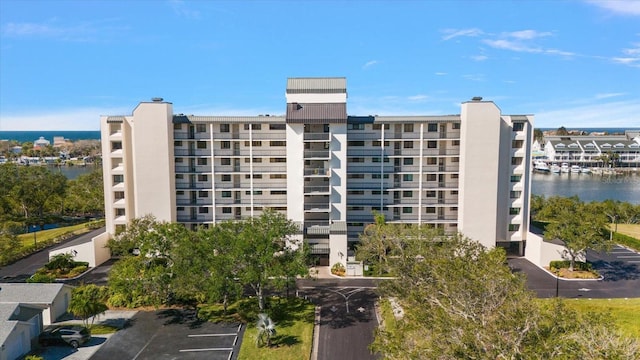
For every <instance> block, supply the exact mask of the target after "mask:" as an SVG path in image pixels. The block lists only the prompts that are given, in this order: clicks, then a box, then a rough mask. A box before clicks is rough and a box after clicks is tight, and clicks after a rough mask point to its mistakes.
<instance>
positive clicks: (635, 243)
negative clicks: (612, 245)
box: [613, 233, 640, 251]
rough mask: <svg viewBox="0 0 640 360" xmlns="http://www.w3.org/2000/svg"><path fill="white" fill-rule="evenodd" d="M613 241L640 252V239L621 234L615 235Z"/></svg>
mask: <svg viewBox="0 0 640 360" xmlns="http://www.w3.org/2000/svg"><path fill="white" fill-rule="evenodd" d="M613 240H614V241H615V242H617V243H618V244H622V245H624V246H626V247H629V248H632V249H634V250H637V251H640V239H636V238H633V237H631V236H627V235H624V234H620V233H614V234H613Z"/></svg>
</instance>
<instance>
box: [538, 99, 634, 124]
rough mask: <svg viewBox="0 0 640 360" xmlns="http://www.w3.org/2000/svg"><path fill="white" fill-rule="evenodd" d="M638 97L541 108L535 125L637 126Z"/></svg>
mask: <svg viewBox="0 0 640 360" xmlns="http://www.w3.org/2000/svg"><path fill="white" fill-rule="evenodd" d="M639 113H640V99H634V100H628V101H613V102H607V103H602V104H593V103H592V104H588V105H579V106H574V107H569V108H560V109H552V110H541V111H538V112H536V114H535V126H536V127H558V126H566V127H603V126H607V127H637V126H638V114H639Z"/></svg>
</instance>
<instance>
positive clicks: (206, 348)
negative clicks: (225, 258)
mask: <svg viewBox="0 0 640 360" xmlns="http://www.w3.org/2000/svg"><path fill="white" fill-rule="evenodd" d="M243 333H244V327H243V326H242V325H240V324H214V323H210V322H202V321H199V320H197V319H196V318H195V317H194V316H193V313H192V312H189V311H183V310H173V309H170V310H160V311H152V312H150V311H141V312H139V313H138V314H137V315H136V316H134V317H133V318H132V319H131V320H130V324H129V326H128V327H126V328H124V329H123V330H120V331H118V332H117V333H116V334H114V335H113V336H112V337H111V339H110V340H109V341H108V342H107V343H106V344H104V346H102V347H101V348H100V350H98V351H97V352H96V353H95V355H93V357H91V359H95V360H101V359H104V360H111V359H132V360H135V359H138V360H143V359H159V360H161V359H167V360H168V359H193V360H195V359H211V360H231V359H236V358H237V356H238V350H239V349H240V343H241V340H242V335H243Z"/></svg>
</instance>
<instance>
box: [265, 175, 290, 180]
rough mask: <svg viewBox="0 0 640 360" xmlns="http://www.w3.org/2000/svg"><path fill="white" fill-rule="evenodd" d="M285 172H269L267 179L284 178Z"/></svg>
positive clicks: (285, 176)
mask: <svg viewBox="0 0 640 360" xmlns="http://www.w3.org/2000/svg"><path fill="white" fill-rule="evenodd" d="M286 178H287V174H271V175H269V179H286Z"/></svg>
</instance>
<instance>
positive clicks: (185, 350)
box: [180, 348, 233, 352]
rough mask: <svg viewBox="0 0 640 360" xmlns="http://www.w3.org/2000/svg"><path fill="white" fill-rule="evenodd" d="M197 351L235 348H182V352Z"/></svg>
mask: <svg viewBox="0 0 640 360" xmlns="http://www.w3.org/2000/svg"><path fill="white" fill-rule="evenodd" d="M197 351H233V348H202V349H180V352H197Z"/></svg>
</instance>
